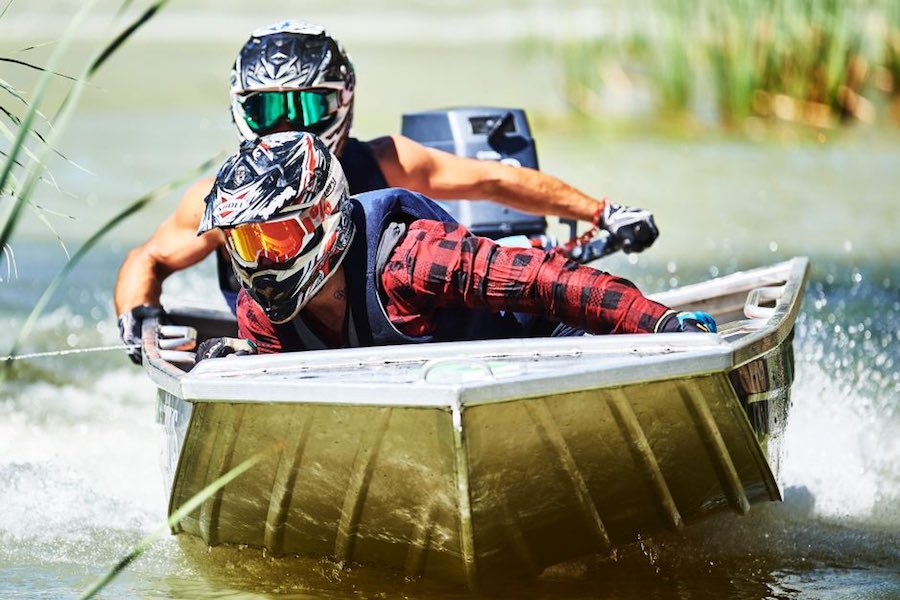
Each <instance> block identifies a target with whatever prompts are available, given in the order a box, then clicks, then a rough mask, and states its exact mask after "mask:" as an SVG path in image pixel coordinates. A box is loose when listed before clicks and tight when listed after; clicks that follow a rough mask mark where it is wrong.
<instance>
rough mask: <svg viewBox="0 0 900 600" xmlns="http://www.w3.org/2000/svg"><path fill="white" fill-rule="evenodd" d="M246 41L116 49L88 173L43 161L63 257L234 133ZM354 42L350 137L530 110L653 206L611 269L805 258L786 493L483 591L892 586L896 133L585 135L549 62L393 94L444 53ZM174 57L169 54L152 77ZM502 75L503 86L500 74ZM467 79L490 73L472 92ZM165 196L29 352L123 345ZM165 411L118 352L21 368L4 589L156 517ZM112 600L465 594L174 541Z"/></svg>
mask: <svg viewBox="0 0 900 600" xmlns="http://www.w3.org/2000/svg"><path fill="white" fill-rule="evenodd" d="M248 28H249V26H248ZM242 41H243V40H242V39H241V38H240V37H238V38H237V39H236V40H229V44H230V45H228V44H220V45H215V44H212V43H206V44H198V45H197V46H177V45H175V46H173V45H172V44H168V43H167V44H166V45H161V44H159V43H156V42H148V43H146V44H144V45H140V44H138V45H136V47H135V48H134V49H130V50H127V51H126V52H125V53H124V54H123V55H122V56H121V57H117V59H116V61H118V62H115V64H111V67H110V73H109V75H108V76H107V78H106V79H102V78H101V81H100V86H99V87H98V88H97V89H93V90H90V91H89V93H88V95H87V97H86V99H85V103H84V106H83V108H82V109H81V110H80V111H79V112H78V114H77V115H76V118H75V119H74V121H73V123H72V126H71V128H70V130H69V132H68V134H67V136H66V138H65V140H64V143H63V149H64V150H65V152H66V154H67V155H68V156H70V157H71V158H73V159H74V160H75V161H76V162H78V163H79V164H80V165H82V166H83V167H85V168H86V169H88V170H90V171H91V172H92V173H93V174H92V175H87V174H85V173H84V172H83V171H81V170H78V169H75V168H73V167H71V166H69V165H66V164H65V163H59V164H58V165H57V166H56V167H55V168H54V171H53V172H54V175H55V176H56V178H57V180H58V181H59V183H60V185H61V186H62V187H63V188H64V189H65V190H66V191H67V192H70V193H72V194H74V196H75V197H71V196H69V195H66V194H62V193H59V192H56V191H53V190H52V189H51V188H50V187H49V186H45V187H43V188H42V189H41V191H40V193H39V195H38V197H37V200H39V203H40V204H42V205H43V206H45V207H47V208H49V209H52V210H54V211H58V212H60V213H64V214H66V215H71V216H72V217H74V219H70V218H68V217H60V216H55V215H50V216H48V218H49V219H50V220H51V222H52V223H53V225H54V226H55V228H56V229H57V230H58V231H59V233H60V235H61V237H62V238H63V240H64V241H65V242H67V245H68V247H69V248H70V250H71V249H73V248H77V246H78V244H79V243H80V241H81V240H83V239H85V237H86V236H87V235H88V234H89V233H90V232H92V231H93V230H94V229H95V228H96V227H97V226H98V225H99V224H100V223H102V222H103V221H104V220H105V219H108V218H109V217H110V216H112V214H114V212H115V211H116V210H118V209H120V208H121V207H123V206H124V205H125V204H126V203H127V201H128V200H130V199H133V198H136V197H137V196H139V195H140V194H141V193H143V192H145V191H147V190H149V189H150V188H152V187H153V186H155V185H158V184H160V183H162V182H164V181H167V180H168V179H170V178H172V177H173V176H174V175H176V174H178V173H181V172H183V171H185V170H187V169H188V168H190V167H191V166H193V165H196V164H199V163H200V162H201V161H202V160H203V159H205V158H207V157H208V156H210V155H211V154H213V153H214V152H215V151H217V150H218V149H219V148H222V147H229V146H230V145H231V144H233V139H234V138H233V137H232V133H231V125H230V123H229V121H228V116H227V112H226V109H225V101H224V97H225V94H226V93H227V89H226V88H225V85H224V82H223V80H224V73H223V69H224V70H225V71H226V72H227V68H228V66H229V64H230V60H231V56H232V53H233V52H234V50H235V49H236V48H237V47H238V46H239V45H240V43H241V42H242ZM348 45H349V43H348ZM357 48H358V50H356V53H357V55H358V56H360V57H363V56H365V57H366V58H364V59H363V58H358V59H357V63H358V68H359V69H360V72H361V74H362V73H367V74H368V73H371V74H372V75H366V79H365V80H363V81H365V82H366V86H368V89H369V90H372V91H371V92H370V93H369V95H368V99H367V95H364V94H362V92H361V93H360V95H359V96H358V98H359V100H358V104H357V120H356V126H357V130H358V134H359V136H360V137H363V138H367V137H373V136H374V135H376V134H379V133H385V132H394V131H396V130H397V128H398V124H399V116H398V115H399V113H400V112H402V111H404V110H418V109H424V108H432V107H435V106H441V105H448V104H473V103H492V104H501V103H506V104H514V105H522V106H525V107H527V108H528V109H529V110H530V111H531V114H532V115H539V116H541V117H542V118H537V119H535V120H534V121H535V132H536V136H537V138H538V141H539V154H540V157H541V161H542V167H543V168H544V169H545V170H547V171H549V172H552V173H554V174H556V175H559V176H560V177H562V178H564V179H566V180H568V181H571V182H572V183H574V184H575V185H577V186H579V187H581V188H582V189H585V190H586V191H588V192H591V193H594V194H597V195H600V194H607V195H608V196H609V197H610V198H612V199H615V200H619V201H622V202H626V203H633V204H635V205H639V206H644V207H647V208H650V209H652V210H653V211H654V212H655V214H656V215H657V221H658V223H659V225H660V229H661V231H662V236H661V238H660V239H659V241H658V243H657V244H656V245H655V246H654V247H653V248H652V249H651V250H649V251H648V252H646V253H645V254H643V255H641V256H639V257H624V256H615V257H612V258H610V259H608V260H607V261H606V262H605V263H604V264H603V267H604V268H606V269H607V270H610V271H613V272H618V273H622V274H624V275H626V276H628V277H630V278H632V279H633V280H634V281H635V282H636V283H638V284H639V285H640V286H641V287H642V288H643V289H645V290H646V291H655V290H659V289H665V288H667V287H670V286H672V285H678V284H683V283H689V282H692V281H698V280H701V279H704V278H707V277H709V276H712V275H720V274H727V273H730V272H734V271H736V270H740V269H745V268H751V267H754V266H759V265H764V264H768V263H771V262H774V261H777V260H781V259H784V258H788V257H790V256H794V255H798V254H803V255H807V256H809V257H810V258H811V260H812V265H813V268H812V274H811V279H810V283H809V287H808V288H807V293H806V301H805V303H804V307H803V313H802V315H801V317H800V319H799V321H798V324H797V331H796V334H797V335H796V340H795V352H796V365H797V368H796V371H797V372H796V381H795V383H794V388H793V406H792V408H791V412H790V416H789V421H788V428H787V431H786V434H785V455H784V459H783V463H782V465H783V467H782V473H781V485H782V487H783V490H784V496H785V501H784V502H783V503H780V504H767V505H756V506H754V507H753V509H752V510H751V512H750V514H749V515H748V516H746V517H737V516H734V515H730V514H724V515H721V516H718V517H715V518H712V519H710V520H708V521H705V522H703V523H700V524H697V525H694V526H692V527H689V528H688V529H687V530H686V532H685V533H684V534H683V535H680V536H676V535H669V534H663V535H660V536H657V537H653V538H649V539H643V540H637V541H636V542H635V543H634V544H633V545H631V546H627V547H625V548H622V549H621V550H620V552H619V555H618V559H617V560H616V561H608V560H599V559H595V558H590V557H589V558H586V559H584V560H582V561H576V562H574V563H571V564H567V565H564V566H561V567H559V568H556V569H553V570H552V571H550V572H548V573H547V574H545V576H544V577H542V578H541V579H540V580H539V581H537V582H512V583H509V584H505V585H503V586H502V587H500V588H499V589H490V590H486V591H485V592H484V593H483V594H482V595H481V596H480V597H502V598H519V597H528V598H542V599H563V598H566V599H575V598H609V599H611V600H612V599H615V600H631V599H639V598H673V599H679V600H683V599H698V600H700V599H702V600H712V599H718V598H739V599H748V600H749V599H763V598H803V599H818V598H833V599H848V600H849V599H851V598H852V599H862V600H876V599H878V600H881V599H889V598H898V597H900V405H898V399H900V393H898V392H900V376H898V365H900V350H898V348H900V267H898V264H897V257H898V256H900V238H898V235H897V223H898V222H900V218H898V217H900V211H898V208H897V204H896V196H897V192H898V190H900V169H898V165H900V134H898V133H897V131H896V130H887V131H879V130H875V129H858V130H852V129H851V130H848V131H844V132H840V133H836V132H831V131H828V132H824V135H822V136H819V137H817V135H816V134H817V133H818V132H810V131H799V132H798V131H796V130H784V131H778V130H773V131H771V132H769V133H767V134H766V135H765V136H764V137H765V139H764V140H762V141H748V140H747V139H746V138H744V137H739V136H735V137H730V136H728V135H724V134H720V133H706V134H698V133H696V132H695V133H693V134H690V135H683V136H679V137H664V136H660V135H657V134H652V133H641V134H637V133H630V134H626V133H615V132H612V131H610V130H607V129H599V130H594V131H580V132H575V129H574V128H573V127H572V126H571V125H565V124H561V123H560V122H558V121H557V120H555V119H554V118H553V115H554V114H556V112H554V111H555V110H557V109H558V108H559V99H558V98H557V97H556V96H555V95H553V94H552V93H551V92H549V91H547V89H546V88H547V86H545V85H544V84H541V85H539V86H535V83H534V80H535V76H534V74H535V73H537V74H538V75H540V76H545V75H546V76H547V78H548V81H550V82H551V84H552V82H553V73H552V70H551V69H550V65H549V64H547V63H546V61H544V62H542V61H540V60H538V61H534V62H531V63H528V62H522V61H520V60H518V59H516V58H515V57H514V55H515V54H516V52H515V48H514V47H512V46H509V45H498V46H489V47H484V48H480V49H479V48H473V47H466V48H460V47H457V48H455V49H454V55H455V57H456V58H455V59H454V62H455V61H456V59H457V58H458V59H459V61H460V64H461V65H464V68H463V67H456V68H450V67H447V69H446V74H445V77H442V78H438V79H436V80H435V81H434V85H433V86H432V88H433V89H429V90H423V89H422V86H421V85H415V82H414V81H410V78H400V79H401V80H402V82H401V83H399V84H397V85H395V86H393V87H391V88H390V89H388V87H387V86H383V87H379V86H376V85H375V83H374V82H375V81H377V78H376V76H377V77H388V76H389V75H390V74H391V73H394V74H396V72H397V70H398V69H400V70H404V69H406V70H407V71H409V72H414V71H415V69H419V68H422V67H423V65H424V64H434V62H435V61H440V60H442V57H444V56H445V55H446V53H447V49H446V48H443V47H440V46H433V47H432V46H427V47H422V48H417V49H416V52H415V53H414V54H415V58H414V59H411V58H410V50H409V48H405V47H396V46H383V45H376V44H372V45H366V44H365V43H364V41H360V42H359V43H358V44H357ZM175 59H178V60H181V61H182V62H183V63H184V64H181V65H180V66H179V69H177V70H176V71H177V73H178V76H177V77H174V79H173V78H169V79H167V78H166V69H167V68H170V67H171V65H172V64H173V61H174V60H175ZM444 60H445V59H444ZM403 61H406V62H403ZM445 62H446V60H445ZM135 65H140V68H139V69H135ZM210 65H211V66H210ZM443 66H444V64H442V67H443ZM364 67H365V69H367V70H364V69H363V68H364ZM497 72H505V73H506V74H507V75H506V77H507V80H504V81H502V82H498V81H497V80H495V79H492V77H493V74H495V73H497ZM211 73H212V74H211ZM467 78H471V80H472V81H480V82H487V84H485V85H465V84H464V83H463V82H465V81H466V80H467ZM220 79H221V80H220ZM411 79H413V80H414V79H416V77H411ZM361 80H362V75H361ZM191 82H195V83H196V85H194V86H192V85H190V83H191ZM161 86H164V87H165V89H164V90H163V89H160V88H161ZM536 87H537V88H541V89H540V90H536ZM550 87H552V85H551V86H550ZM548 115H549V116H548ZM175 202H176V197H175V196H172V197H169V198H166V199H164V200H161V201H159V202H158V203H157V204H156V205H154V206H151V207H150V208H149V209H148V210H147V211H146V212H145V213H143V214H142V215H140V216H138V217H134V218H132V219H130V220H129V221H128V222H127V223H126V224H125V225H124V226H123V227H122V228H120V229H118V230H116V231H115V232H113V233H112V234H111V235H110V237H109V238H107V239H106V240H105V241H104V242H103V243H102V244H101V246H100V247H98V248H96V249H95V250H94V251H92V252H91V253H90V254H89V255H88V256H87V258H86V259H85V261H84V263H83V264H82V265H81V266H80V267H79V268H78V269H76V271H75V272H74V273H73V274H72V275H71V276H70V278H69V280H68V284H67V285H66V286H65V287H64V289H62V290H60V291H59V292H58V293H57V295H56V297H55V299H54V301H53V303H52V304H51V306H50V308H49V309H48V311H47V312H46V314H45V315H44V316H42V317H41V318H40V320H39V322H38V325H37V328H36V330H35V332H34V333H33V334H32V335H31V336H30V338H29V339H28V340H26V342H25V344H24V346H23V348H22V352H45V351H56V350H63V349H77V348H93V347H98V346H105V345H112V344H116V343H117V342H118V335H117V332H116V328H115V317H114V315H113V310H112V306H111V291H112V286H113V282H114V280H115V272H116V269H117V268H118V265H119V264H120V263H121V260H122V258H123V257H124V255H125V252H127V250H128V249H129V248H130V247H132V246H133V245H135V244H137V243H139V242H140V241H141V240H143V239H145V238H146V236H147V235H149V233H150V231H151V230H152V228H153V227H154V225H155V223H157V222H158V221H159V220H160V219H161V218H162V216H163V215H165V214H166V213H168V212H169V211H171V210H172V208H173V206H174V204H175ZM53 238H54V236H53V235H52V234H50V233H49V232H48V230H47V228H46V227H45V226H44V225H43V224H42V223H41V222H40V221H39V220H38V219H37V218H35V217H34V215H32V214H29V215H28V216H26V220H25V221H23V224H22V227H21V228H20V230H19V232H18V234H17V236H16V237H15V238H14V241H13V243H12V249H13V251H14V252H15V262H14V265H13V264H11V263H10V261H9V260H8V258H7V259H4V260H0V278H2V280H0V329H2V331H4V332H5V333H4V335H3V336H2V337H0V355H5V354H6V352H5V350H6V349H7V348H8V345H9V341H10V340H11V338H12V335H13V334H14V332H16V331H17V330H18V327H19V326H20V325H21V324H22V322H23V320H24V317H25V315H27V313H28V311H29V310H30V308H31V307H32V306H33V305H34V303H35V301H36V299H37V298H38V296H39V295H40V293H41V291H42V290H43V289H44V287H45V286H46V285H47V283H48V282H49V281H50V279H51V278H52V277H53V275H54V274H55V273H56V272H57V271H58V270H59V269H60V268H61V267H62V265H63V263H64V261H65V254H64V251H63V249H62V247H61V246H60V245H59V243H58V242H57V241H56V240H54V239H53ZM213 288H214V275H213V268H212V265H210V264H208V263H204V264H202V265H200V266H199V267H198V268H196V269H193V270H191V271H190V272H185V273H180V274H178V275H176V276H175V277H173V278H172V279H171V280H170V281H169V282H167V287H166V292H167V294H169V295H171V296H176V297H180V298H195V299H202V298H204V297H205V296H208V295H209V294H210V293H211V290H213ZM154 419H155V393H154V388H153V386H152V385H151V384H150V382H149V381H148V380H147V378H146V377H145V376H144V374H143V372H142V371H141V370H140V369H138V368H136V367H134V366H132V365H131V364H130V363H129V362H128V361H127V359H125V358H124V356H123V355H122V354H121V353H120V352H95V353H84V354H73V355H66V356H60V357H56V358H42V359H32V360H23V361H17V362H16V364H15V369H14V371H13V376H12V378H11V379H10V380H8V381H6V382H4V383H3V384H2V387H0V597H2V598H58V597H72V596H74V595H77V592H78V591H79V590H82V589H84V588H85V587H86V586H87V585H88V584H89V583H90V582H91V581H92V580H93V579H94V578H96V577H97V576H99V575H100V574H102V573H103V572H105V571H106V570H107V569H108V568H109V567H110V566H111V565H112V564H114V563H115V562H116V561H117V560H118V559H119V558H120V557H122V556H123V555H124V554H125V553H126V552H127V551H128V550H129V549H130V548H132V547H133V546H134V545H135V544H136V543H137V541H138V540H140V539H141V538H142V537H143V536H145V535H147V534H149V533H151V532H153V531H155V530H156V529H157V528H158V527H159V525H160V524H161V523H162V522H163V521H164V519H165V510H166V498H164V496H163V484H162V477H161V473H160V470H159V466H158V443H157V442H158V440H157V436H158V434H157V431H156V425H155V422H154ZM106 597H110V598H114V597H147V598H183V597H197V598H222V597H235V598H237V597H246V598H265V597H279V598H282V597H284V598H288V597H292V598H372V597H375V598H393V597H406V598H423V599H432V600H437V599H444V598H467V597H470V596H469V595H468V594H467V593H465V592H463V591H460V590H456V589H448V588H444V587H441V586H438V585H435V584H431V583H428V582H407V581H404V580H402V579H400V578H395V577H392V576H390V575H384V574H380V573H378V572H375V571H372V570H369V569H365V568H360V567H355V568H352V569H349V570H341V569H339V568H338V567H336V566H335V565H332V564H330V563H328V562H327V561H294V562H291V563H289V564H286V563H279V562H273V561H272V560H270V559H266V558H263V557H261V556H259V555H257V554H255V553H253V552H251V551H250V550H244V551H237V550H235V551H221V552H214V553H209V552H207V549H206V548H205V547H198V545H197V544H195V543H192V542H190V541H184V540H182V541H180V540H179V539H176V538H172V537H170V536H168V535H165V536H163V538H162V539H161V540H160V541H158V542H157V543H155V544H154V545H153V546H152V547H151V548H150V550H149V551H148V552H147V553H146V554H145V555H144V556H142V557H141V558H140V559H139V560H138V561H136V562H135V563H134V564H133V565H132V566H130V567H129V568H128V569H126V571H125V572H124V574H123V575H121V576H120V577H119V578H118V579H117V580H116V581H115V583H114V584H113V585H112V586H111V587H110V588H108V590H107V592H106Z"/></svg>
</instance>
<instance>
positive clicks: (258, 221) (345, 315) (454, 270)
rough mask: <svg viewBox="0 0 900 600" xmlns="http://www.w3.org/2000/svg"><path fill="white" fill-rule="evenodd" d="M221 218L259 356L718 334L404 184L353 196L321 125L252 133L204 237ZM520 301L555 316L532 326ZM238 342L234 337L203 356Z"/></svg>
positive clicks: (707, 322)
mask: <svg viewBox="0 0 900 600" xmlns="http://www.w3.org/2000/svg"><path fill="white" fill-rule="evenodd" d="M212 228H219V229H221V230H222V231H223V232H224V235H225V240H226V242H225V247H226V249H227V252H228V254H229V256H230V257H231V262H232V266H233V268H234V271H235V273H236V275H237V277H238V279H239V280H240V284H241V287H242V288H243V290H242V292H241V293H240V295H239V296H238V304H237V316H238V332H239V336H240V337H241V338H243V339H245V340H248V341H249V342H251V343H252V344H248V345H245V346H244V347H245V348H250V349H254V348H255V349H257V350H258V351H259V352H281V351H293V350H314V349H325V348H340V347H357V346H369V345H386V344H400V343H421V342H430V341H452V340H471V339H489V338H499V337H522V336H525V335H533V334H534V333H544V334H550V333H551V331H554V327H555V328H556V329H555V331H557V332H558V331H560V330H561V329H562V325H561V324H565V325H567V326H568V327H567V328H566V329H567V330H568V331H569V332H573V330H574V329H581V330H586V331H588V332H591V333H653V332H681V331H698V332H710V331H715V322H714V321H713V320H712V318H711V317H709V315H706V314H705V313H675V311H672V310H670V309H669V308H667V307H666V306H663V305H662V304H659V303H657V302H653V301H652V300H649V299H648V298H646V297H644V296H643V295H642V294H641V293H640V292H639V291H638V290H637V288H635V287H634V285H632V284H631V283H630V282H628V281H627V280H624V279H621V278H619V277H615V276H612V275H609V274H608V273H604V272H602V271H598V270H596V269H593V268H591V267H586V266H580V265H577V264H576V263H573V262H572V261H570V260H568V259H566V258H565V257H564V256H562V255H561V254H559V253H554V252H544V251H542V250H540V249H537V248H509V247H502V246H499V245H497V244H496V243H495V242H493V241H492V240H489V239H487V238H479V237H476V236H473V235H471V234H470V233H469V232H468V231H466V229H465V228H464V227H462V226H461V225H459V224H458V223H456V222H455V221H454V220H453V219H452V217H450V215H448V214H447V213H446V212H445V211H443V210H442V209H441V208H440V206H438V205H437V204H436V203H434V202H433V201H431V200H430V199H428V198H426V197H425V196H422V195H421V194H416V193H414V192H409V191H407V190H403V189H397V188H390V189H382V190H376V191H373V192H368V193H365V194H361V195H359V196H354V197H350V196H348V193H347V182H346V178H345V177H344V173H343V170H342V168H341V165H340V163H339V161H338V160H337V158H336V157H335V156H334V155H333V154H332V153H331V152H330V151H329V150H328V148H327V147H326V146H325V145H324V144H323V143H322V141H321V140H319V139H318V138H316V137H315V136H314V135H311V134H309V133H300V132H283V133H275V134H270V135H266V136H264V137H262V138H260V139H258V140H256V141H255V142H245V143H244V144H242V146H241V149H240V150H239V151H238V152H237V153H236V154H234V155H232V156H231V157H230V158H229V159H228V160H227V161H226V163H225V164H224V166H223V167H222V168H221V169H220V170H219V173H218V175H217V177H216V182H215V185H214V186H213V190H212V192H211V193H210V195H209V196H208V198H207V204H206V210H205V212H204V215H203V218H202V220H201V223H200V227H199V231H198V235H202V234H204V233H205V232H207V231H209V230H211V229H212ZM512 311H516V312H519V313H529V314H531V315H535V316H536V317H538V318H543V319H545V320H546V321H545V323H546V325H547V326H546V327H544V328H537V329H533V328H532V329H529V327H533V323H530V322H528V323H523V321H522V320H521V317H518V316H517V315H514V314H513V312H512ZM235 347H238V344H236V343H233V342H223V341H222V340H221V339H216V340H209V341H207V342H205V343H204V344H203V345H201V348H200V350H199V351H198V358H199V359H202V358H208V357H216V356H223V355H225V354H227V353H229V349H233V348H235Z"/></svg>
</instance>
